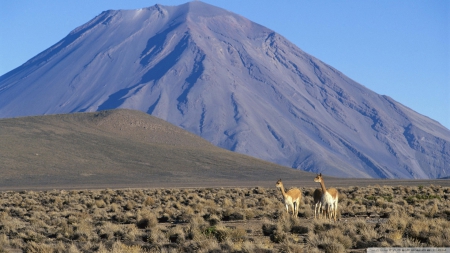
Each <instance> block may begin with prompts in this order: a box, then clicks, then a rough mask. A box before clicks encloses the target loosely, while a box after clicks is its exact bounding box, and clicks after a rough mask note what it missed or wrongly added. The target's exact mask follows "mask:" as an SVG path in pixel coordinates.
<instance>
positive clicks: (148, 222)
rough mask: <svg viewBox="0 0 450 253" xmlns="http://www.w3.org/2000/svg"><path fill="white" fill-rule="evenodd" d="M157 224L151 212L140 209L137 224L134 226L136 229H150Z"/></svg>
mask: <svg viewBox="0 0 450 253" xmlns="http://www.w3.org/2000/svg"><path fill="white" fill-rule="evenodd" d="M157 224H158V219H157V217H156V215H155V213H153V212H152V211H150V210H148V209H141V210H140V211H139V212H138V214H137V223H136V226H137V227H138V228H141V229H144V228H152V227H155V226H156V225H157Z"/></svg>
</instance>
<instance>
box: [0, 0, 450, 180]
mask: <svg viewBox="0 0 450 253" xmlns="http://www.w3.org/2000/svg"><path fill="white" fill-rule="evenodd" d="M113 108H129V109H136V110H140V111H143V112H147V113H148V114H151V115H154V116H156V117H159V118H161V119H164V120H167V121H168V122H170V123H172V124H174V125H177V126H180V127H182V128H184V129H186V130H188V131H190V132H192V133H195V134H197V135H199V136H201V137H203V138H205V139H206V140H208V141H210V142H211V143H213V144H215V145H217V146H219V147H223V148H226V149H229V150H232V151H236V152H239V153H243V154H247V155H251V156H254V157H258V158H261V159H264V160H267V161H271V162H275V163H278V164H280V165H285V166H289V167H293V168H298V169H302V170H306V171H313V172H322V173H325V174H327V175H334V176H346V177H376V178H439V177H444V176H448V175H450V171H449V170H450V169H449V166H448V164H450V147H449V143H450V131H449V130H448V129H446V128H445V127H443V126H441V125H440V124H439V123H437V122H435V121H433V120H431V119H429V118H427V117H425V116H423V115H420V114H418V113H416V112H414V111H412V110H411V109H409V108H406V107H405V106H403V105H401V104H399V103H398V102H396V101H395V100H393V99H392V98H389V97H386V96H382V95H378V94H376V93H374V92H373V91H371V90H369V89H367V88H365V87H364V86H362V85H360V84H358V83H356V82H354V81H353V80H351V79H349V78H348V77H346V76H345V75H343V74H342V73H340V72H339V71H337V70H336V69H334V68H332V67H330V66H328V65H326V64H325V63H323V62H321V61H320V60H318V59H316V58H314V57H313V56H310V55H308V54H306V53H305V52H303V51H302V50H300V49H299V48H297V47H296V46H295V45H293V44H292V43H290V42H289V41H287V40H286V39H285V38H283V37H282V36H280V35H279V34H277V33H275V32H274V31H271V30H269V29H267V28H265V27H263V26H260V25H258V24H256V23H253V22H251V21H249V20H247V19H245V18H244V17H241V16H239V15H236V14H233V13H230V12H228V11H225V10H223V9H220V8H217V7H214V6H211V5H208V4H205V3H201V2H197V1H195V2H190V3H187V4H184V5H180V6H160V5H156V6H153V7H150V8H146V9H139V10H118V11H106V12H103V13H102V14H100V15H99V16H97V17H95V18H94V19H92V20H91V21H89V22H88V23H86V24H85V25H83V26H80V27H78V28H77V29H75V30H74V31H72V32H71V33H70V34H69V35H68V36H67V37H66V38H64V39H63V40H61V41H60V42H58V43H57V44H55V45H54V46H52V47H51V48H49V49H48V50H46V51H44V52H42V53H41V54H39V55H37V56H36V57H34V58H32V59H31V60H29V61H28V62H26V63H25V64H24V65H22V66H20V67H19V68H17V69H15V70H13V71H11V72H10V73H7V74H5V75H4V76H2V77H0V117H3V118H7V117H17V116H27V115H42V114H55V113H72V112H93V111H99V110H105V109H113Z"/></svg>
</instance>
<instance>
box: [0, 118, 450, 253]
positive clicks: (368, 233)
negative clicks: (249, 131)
mask: <svg viewBox="0 0 450 253" xmlns="http://www.w3.org/2000/svg"><path fill="white" fill-rule="evenodd" d="M0 139H1V141H2V142H1V143H2V145H0V156H1V160H2V164H1V167H0V171H1V173H2V176H1V178H0V252H364V250H365V249H366V248H368V247H401V246H434V247H444V246H445V247H449V246H450V243H449V242H450V240H449V239H450V223H449V219H450V180H448V179H445V180H444V179H439V180H438V179H436V180H380V179H348V178H347V179H343V178H331V177H327V176H324V179H325V183H326V185H327V186H328V187H335V188H337V189H338V190H339V208H338V221H337V222H331V221H328V220H324V219H314V209H313V198H312V193H313V191H314V189H316V188H318V187H319V184H318V183H315V182H314V181H313V179H314V177H315V174H313V173H308V172H304V171H300V170H294V169H290V168H286V167H282V166H279V165H276V164H273V163H269V162H265V161H262V160H259V159H255V158H252V157H249V156H245V155H241V154H237V153H233V152H230V151H226V150H224V149H220V148H217V147H215V146H213V145H212V144H210V143H208V142H206V141H204V140H203V139H201V138H199V137H198V136H195V135H193V134H190V133H188V132H186V131H184V130H181V129H180V128H177V127H174V126H173V125H170V124H168V123H167V122H164V121H162V120H159V119H157V118H154V117H151V116H149V115H147V114H145V113H141V112H137V111H129V110H113V111H103V112H97V113H77V114H70V115H48V116H39V117H24V118H14V119H3V120H0ZM280 178H281V179H282V181H283V183H284V185H285V186H286V188H290V187H298V188H300V189H301V191H302V193H303V198H302V203H301V207H300V212H299V215H298V217H290V216H289V215H287V214H286V210H285V207H284V204H283V203H282V195H281V192H280V191H279V190H278V189H277V188H275V182H276V181H277V180H278V179H280Z"/></svg>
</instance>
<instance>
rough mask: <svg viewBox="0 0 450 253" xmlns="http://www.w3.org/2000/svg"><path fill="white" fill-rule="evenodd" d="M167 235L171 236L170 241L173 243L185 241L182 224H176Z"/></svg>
mask: <svg viewBox="0 0 450 253" xmlns="http://www.w3.org/2000/svg"><path fill="white" fill-rule="evenodd" d="M167 236H168V238H169V241H170V242H172V243H177V244H181V243H183V242H185V240H186V238H185V233H184V231H183V229H182V228H181V227H180V226H174V227H172V228H171V229H170V230H169V231H168V232H167Z"/></svg>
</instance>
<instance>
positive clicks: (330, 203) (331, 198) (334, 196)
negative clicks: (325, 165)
mask: <svg viewBox="0 0 450 253" xmlns="http://www.w3.org/2000/svg"><path fill="white" fill-rule="evenodd" d="M314 182H317V183H320V186H321V187H322V193H323V194H322V200H321V206H322V209H325V210H324V211H325V216H326V218H329V219H332V218H333V216H334V221H336V216H337V207H338V199H339V197H338V191H337V190H336V189H335V188H330V189H328V190H327V188H325V183H324V182H323V178H322V173H320V174H319V175H317V176H316V177H315V178H314ZM327 216H328V217H327Z"/></svg>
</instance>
